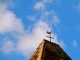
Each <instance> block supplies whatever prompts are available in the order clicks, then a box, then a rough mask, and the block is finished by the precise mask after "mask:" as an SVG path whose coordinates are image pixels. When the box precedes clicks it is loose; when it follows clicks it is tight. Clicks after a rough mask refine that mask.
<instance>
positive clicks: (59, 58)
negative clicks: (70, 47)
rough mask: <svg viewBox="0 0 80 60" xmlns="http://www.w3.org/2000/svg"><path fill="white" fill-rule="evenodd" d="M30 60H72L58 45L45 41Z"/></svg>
mask: <svg viewBox="0 0 80 60" xmlns="http://www.w3.org/2000/svg"><path fill="white" fill-rule="evenodd" d="M29 60H72V59H71V58H70V57H69V56H68V55H67V54H66V53H65V52H64V51H63V49H62V48H61V47H60V46H59V45H58V44H56V43H52V42H50V41H47V40H45V39H43V41H42V42H41V43H40V45H39V46H38V48H37V49H36V51H35V52H34V53H33V55H32V56H31V57H30V59H29Z"/></svg>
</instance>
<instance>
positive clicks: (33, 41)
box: [0, 0, 65, 56]
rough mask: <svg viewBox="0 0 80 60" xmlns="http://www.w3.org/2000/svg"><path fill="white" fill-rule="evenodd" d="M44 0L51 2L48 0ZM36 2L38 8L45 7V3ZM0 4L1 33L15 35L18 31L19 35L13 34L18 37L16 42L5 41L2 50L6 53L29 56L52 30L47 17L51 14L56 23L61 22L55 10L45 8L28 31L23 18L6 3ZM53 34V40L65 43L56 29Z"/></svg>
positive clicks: (61, 43)
mask: <svg viewBox="0 0 80 60" xmlns="http://www.w3.org/2000/svg"><path fill="white" fill-rule="evenodd" d="M44 1H45V2H50V1H48V0H44ZM36 4H37V5H38V6H37V5H36ZM36 4H35V8H36V9H43V8H44V6H45V5H43V3H39V2H38V3H36ZM0 6H1V7H0V8H1V9H0V33H4V34H5V33H11V36H13V34H14V33H18V34H17V35H15V37H14V36H13V38H14V39H16V43H15V42H13V41H11V40H7V41H5V42H4V44H3V46H2V47H1V48H0V49H1V50H0V51H3V52H4V53H10V52H12V51H16V52H18V53H21V54H23V55H24V56H27V55H28V54H29V53H30V52H31V51H33V50H35V48H37V46H38V45H39V43H40V42H41V41H42V39H44V38H46V35H47V34H46V31H47V30H51V27H50V26H49V22H48V19H49V18H47V17H49V16H51V18H53V19H52V21H54V22H53V23H54V24H57V23H59V19H58V17H57V16H56V15H55V13H54V12H53V11H50V12H48V11H46V9H43V10H44V11H41V13H42V14H41V15H40V18H39V19H38V21H37V22H36V23H35V24H33V26H32V27H33V28H32V30H31V31H27V30H25V29H24V25H23V23H22V22H21V19H19V18H17V17H16V15H15V14H14V13H13V12H12V11H10V10H8V9H7V6H6V5H4V4H1V5H0ZM31 17H33V16H31ZM35 17H36V16H35ZM34 19H36V18H32V20H34ZM45 20H46V21H45ZM49 21H50V20H49ZM13 32H14V33H13ZM29 32H30V33H29ZM11 36H8V37H11ZM52 36H53V37H54V38H55V39H54V40H52V41H53V42H55V43H57V44H59V45H61V46H64V45H65V44H64V42H63V41H58V39H57V35H56V34H54V31H53V33H52ZM46 39H48V38H46Z"/></svg>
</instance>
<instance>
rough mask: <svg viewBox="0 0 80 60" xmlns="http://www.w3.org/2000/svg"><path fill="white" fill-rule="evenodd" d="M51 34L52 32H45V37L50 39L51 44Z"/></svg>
mask: <svg viewBox="0 0 80 60" xmlns="http://www.w3.org/2000/svg"><path fill="white" fill-rule="evenodd" d="M51 33H52V30H51V31H50V32H49V31H47V34H49V36H46V37H48V38H50V42H51V38H52V39H54V38H53V37H51Z"/></svg>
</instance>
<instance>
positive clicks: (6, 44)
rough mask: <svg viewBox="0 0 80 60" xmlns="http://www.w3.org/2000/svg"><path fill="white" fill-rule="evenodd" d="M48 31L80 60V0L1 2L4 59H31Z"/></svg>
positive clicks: (0, 41)
mask: <svg viewBox="0 0 80 60" xmlns="http://www.w3.org/2000/svg"><path fill="white" fill-rule="evenodd" d="M47 30H48V31H50V30H52V37H54V38H55V39H54V40H52V42H54V43H57V44H59V45H60V46H61V47H62V48H63V49H64V51H65V52H66V53H67V54H68V55H69V56H70V57H71V58H72V60H80V46H79V45H80V44H79V43H80V0H0V60H28V59H29V58H30V56H31V55H32V53H33V52H34V51H35V49H36V48H37V47H38V45H39V44H40V43H41V41H42V40H43V39H47V40H49V38H47V37H46V36H48V35H47V33H46V31H47Z"/></svg>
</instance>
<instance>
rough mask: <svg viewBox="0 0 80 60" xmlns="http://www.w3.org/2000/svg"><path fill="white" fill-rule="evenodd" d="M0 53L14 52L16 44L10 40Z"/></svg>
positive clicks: (5, 43)
mask: <svg viewBox="0 0 80 60" xmlns="http://www.w3.org/2000/svg"><path fill="white" fill-rule="evenodd" d="M0 51H3V52H4V53H6V54H7V53H10V52H12V51H14V43H13V42H12V41H10V40H8V41H5V42H4V45H3V46H2V48H1V49H0Z"/></svg>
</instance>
